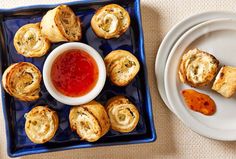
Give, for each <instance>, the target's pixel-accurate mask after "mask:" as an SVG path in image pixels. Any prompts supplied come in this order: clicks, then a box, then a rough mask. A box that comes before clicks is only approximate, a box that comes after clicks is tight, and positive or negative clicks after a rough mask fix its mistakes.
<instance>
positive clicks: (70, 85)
mask: <svg viewBox="0 0 236 159" xmlns="http://www.w3.org/2000/svg"><path fill="white" fill-rule="evenodd" d="M98 73H99V72H98V66H97V63H96V61H95V60H94V59H93V57H92V56H90V55H89V54H88V53H87V52H85V51H83V50H79V49H75V50H68V51H66V52H64V53H62V54H61V55H59V56H58V57H57V58H56V60H55V61H54V62H53V64H52V70H51V79H52V83H53V85H54V87H55V88H56V89H57V90H58V91H59V92H61V93H62V94H64V95H66V96H70V97H79V96H83V95H85V94H87V93H88V92H90V91H91V90H92V89H93V88H94V86H95V85H96V83H97V80H98Z"/></svg>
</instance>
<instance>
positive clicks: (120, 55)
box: [104, 50, 140, 86]
mask: <svg viewBox="0 0 236 159" xmlns="http://www.w3.org/2000/svg"><path fill="white" fill-rule="evenodd" d="M104 61H105V65H106V70H107V76H108V77H109V78H110V80H111V82H112V83H114V84H115V85H117V86H126V85H128V84H129V83H130V81H131V80H132V79H134V77H135V76H136V74H137V73H138V71H139V68H140V65H139V62H138V59H137V58H136V57H135V56H134V55H133V54H131V53H130V52H128V51H125V50H115V51H112V52H110V53H109V54H108V55H107V56H106V57H105V59H104Z"/></svg>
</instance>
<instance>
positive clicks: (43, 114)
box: [25, 106, 59, 144]
mask: <svg viewBox="0 0 236 159" xmlns="http://www.w3.org/2000/svg"><path fill="white" fill-rule="evenodd" d="M25 118H26V122H25V132H26V134H27V136H28V138H29V139H30V140H31V141H32V142H34V143H37V144H42V143H45V142H47V141H49V140H51V139H52V138H53V136H54V135H55V133H56V131H57V129H58V124H59V119H58V115H57V113H56V112H55V111H53V110H51V109H49V108H48V107H46V106H37V107H35V108H33V109H32V110H31V111H30V112H28V113H27V114H25Z"/></svg>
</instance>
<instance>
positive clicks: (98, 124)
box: [69, 101, 110, 142]
mask: <svg viewBox="0 0 236 159" xmlns="http://www.w3.org/2000/svg"><path fill="white" fill-rule="evenodd" d="M69 120H70V126H71V129H72V130H73V131H76V132H77V134H78V135H79V136H80V137H81V140H86V141H88V142H95V141H97V140H98V139H99V138H101V137H102V136H103V135H105V134H106V133H107V132H108V130H109V128H110V122H109V119H108V115H107V113H106V110H105V108H104V107H103V106H102V105H101V104H99V103H98V102H96V101H91V102H89V103H87V104H84V105H81V106H75V107H73V108H71V110H70V115H69Z"/></svg>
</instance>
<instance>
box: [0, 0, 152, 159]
mask: <svg viewBox="0 0 236 159" xmlns="http://www.w3.org/2000/svg"><path fill="white" fill-rule="evenodd" d="M110 3H116V4H119V5H121V6H123V7H124V8H125V9H126V10H127V11H128V12H129V14H130V17H131V25H130V27H129V29H128V30H127V31H126V32H125V34H123V35H122V36H121V37H120V38H118V39H110V40H105V39H101V38H98V37H97V36H96V35H95V34H94V32H93V31H92V28H91V27H90V20H91V18H92V16H93V14H94V13H95V11H96V10H97V9H98V8H99V7H102V6H104V5H106V4H110ZM65 4H66V5H69V6H70V7H71V8H72V10H73V11H74V12H75V13H76V15H77V16H79V17H80V19H81V22H82V28H83V29H82V33H83V36H82V37H83V38H82V40H81V42H83V43H86V44H88V45H91V46H92V47H93V48H95V49H96V50H97V51H98V52H99V53H100V54H101V56H102V57H105V56H106V55H107V54H108V53H109V52H110V51H112V50H116V49H124V50H128V51H130V52H132V53H133V54H134V55H135V56H136V57H137V58H138V60H139V62H140V66H141V67H140V71H139V73H138V75H137V76H136V77H135V79H134V80H133V81H132V82H131V83H130V84H129V85H128V86H126V87H117V86H115V85H113V84H111V83H110V81H109V80H107V81H106V84H105V87H104V88H103V90H102V92H101V93H100V94H99V96H98V97H97V98H96V100H97V101H99V102H100V103H102V104H105V103H106V101H107V100H108V99H109V98H111V97H113V96H115V95H124V96H127V97H128V98H129V99H130V100H131V101H132V102H133V103H134V104H135V105H136V106H137V108H138V110H139V112H140V120H139V123H138V125H137V127H136V128H135V130H133V131H132V132H130V133H119V132H116V131H113V130H110V131H109V132H108V133H107V134H106V135H105V136H103V137H102V138H101V139H99V140H98V141H97V142H94V143H89V142H86V141H82V140H80V138H79V137H78V135H77V134H76V133H74V132H72V131H71V129H70V126H69V120H68V116H69V110H70V106H68V105H64V104H62V103H60V102H58V101H56V100H55V99H54V98H53V97H52V96H51V95H50V94H49V93H48V92H47V90H46V88H45V86H44V83H43V82H42V83H41V95H42V96H41V97H40V98H39V99H38V100H36V101H33V102H22V101H19V100H17V99H15V98H13V97H11V96H10V95H8V94H7V93H6V92H5V91H4V90H3V89H1V91H2V108H3V113H4V118H5V126H6V137H7V151H8V155H9V156H11V157H16V156H22V155H28V154H36V153H43V152H51V151H60V150H68V149H75V148H88V147H96V146H110V145H123V144H136V143H145V142H152V141H155V140H156V133H155V127H154V123H153V117H152V104H151V97H150V92H149V86H148V80H147V70H146V62H145V53H144V43H143V32H142V25H141V16H140V1H139V0H119V1H118V0H99V1H95V0H80V1H77V2H71V3H65ZM57 5H59V4H56V5H35V6H27V7H20V8H14V9H0V58H1V59H0V60H1V64H0V71H1V73H0V76H1V75H2V73H3V71H4V70H5V69H6V68H7V67H8V66H9V65H11V64H12V63H16V62H21V61H27V62H31V63H33V64H34V65H36V66H37V67H38V68H39V69H40V70H41V71H42V68H43V64H44V61H45V59H46V58H47V55H45V56H43V57H40V58H25V57H24V56H22V55H19V54H17V53H16V50H15V48H14V46H13V38H14V35H15V33H16V31H17V30H18V29H19V28H20V27H21V26H23V25H25V24H27V23H35V22H40V20H41V18H42V16H43V15H44V14H45V13H46V12H47V11H48V10H49V9H51V8H54V7H56V6H57ZM60 44H62V43H57V44H53V45H52V47H51V50H53V49H54V48H55V47H57V46H59V45H60ZM49 52H50V51H49ZM36 105H49V107H51V108H52V109H54V110H56V111H57V113H58V115H59V119H60V124H59V128H58V131H57V133H56V135H55V136H54V138H53V139H52V140H50V141H49V142H47V143H45V144H34V143H32V142H31V141H30V140H29V139H28V137H27V136H26V133H25V130H24V124H25V118H24V114H25V113H27V112H29V111H30V110H31V109H32V108H33V107H35V106H36Z"/></svg>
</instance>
